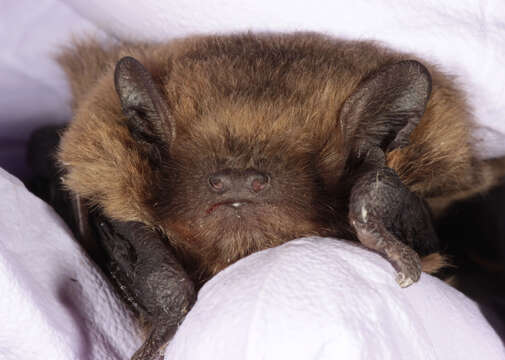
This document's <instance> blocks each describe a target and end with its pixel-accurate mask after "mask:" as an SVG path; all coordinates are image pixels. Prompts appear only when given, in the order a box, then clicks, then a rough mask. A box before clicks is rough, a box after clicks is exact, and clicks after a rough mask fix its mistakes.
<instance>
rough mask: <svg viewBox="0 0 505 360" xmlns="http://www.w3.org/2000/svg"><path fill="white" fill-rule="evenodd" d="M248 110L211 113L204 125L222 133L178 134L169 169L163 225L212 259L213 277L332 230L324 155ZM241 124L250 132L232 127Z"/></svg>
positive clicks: (160, 208)
mask: <svg viewBox="0 0 505 360" xmlns="http://www.w3.org/2000/svg"><path fill="white" fill-rule="evenodd" d="M240 110H241V111H239V112H238V113H230V114H228V115H224V114H221V115H220V116H219V117H217V116H215V115H207V116H208V119H206V120H203V121H202V122H203V123H206V124H207V125H208V124H212V123H214V124H215V127H213V126H210V129H214V130H210V129H209V127H208V126H207V127H206V128H205V129H202V130H199V129H198V127H197V126H195V127H193V128H192V129H185V131H178V132H177V136H176V137H175V138H174V140H173V142H172V146H171V148H170V150H169V152H167V154H166V159H167V160H166V162H165V163H164V164H163V165H162V166H161V169H162V170H161V171H162V173H163V176H162V180H161V182H162V183H163V184H162V185H161V186H160V194H159V195H158V196H156V198H157V199H159V203H158V204H157V207H156V209H157V216H158V217H159V218H158V223H160V224H162V226H163V227H164V228H165V229H166V230H167V231H169V232H170V231H171V232H175V233H176V234H177V235H178V236H181V237H182V238H183V239H184V240H183V241H182V244H183V246H184V247H185V248H186V249H189V250H190V251H192V252H194V253H204V254H205V258H206V259H208V260H209V262H210V263H211V264H212V265H213V268H214V269H213V270H212V271H217V270H219V269H220V268H221V267H224V266H226V265H228V264H229V263H231V262H233V261H235V260H237V259H239V258H241V257H243V256H245V255H247V254H249V253H251V252H253V251H257V250H261V249H264V248H267V247H271V246H275V245H279V244H281V243H283V242H285V241H287V240H290V239H293V238H296V237H300V236H304V235H309V234H324V233H325V231H326V230H324V229H327V228H328V226H327V224H326V222H325V219H328V218H329V217H328V216H323V214H325V215H327V213H328V212H329V211H330V210H331V206H330V203H329V199H330V198H331V197H330V196H328V195H327V194H326V196H325V191H324V187H323V184H322V183H321V179H320V175H319V171H318V169H317V164H318V157H319V155H320V154H319V153H317V152H310V151H307V149H306V148H305V149H304V148H303V147H302V146H298V145H297V144H296V142H294V144H293V139H291V138H289V135H288V134H286V136H284V137H282V136H279V135H280V134H276V133H275V132H274V131H272V130H270V131H265V129H263V126H264V123H265V121H257V120H256V121H255V119H254V117H253V116H250V117H249V118H248V115H245V114H246V113H250V112H249V111H245V109H244V108H241V109H240ZM225 116H228V121H227V120H226V119H225ZM240 116H241V117H240ZM216 118H219V121H217V120H216ZM233 119H235V120H233ZM275 120H276V119H270V122H271V123H273V122H275ZM234 121H235V122H237V121H240V122H242V123H243V122H246V123H248V124H249V126H244V127H241V128H240V127H239V128H237V127H233V126H230V125H229V124H232V123H233V122H234Z"/></svg>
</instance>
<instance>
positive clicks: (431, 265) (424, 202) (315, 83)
mask: <svg viewBox="0 0 505 360" xmlns="http://www.w3.org/2000/svg"><path fill="white" fill-rule="evenodd" d="M59 62H60V64H61V65H62V67H63V69H64V70H65V72H66V74H67V76H68V78H69V82H70V86H71V90H72V94H73V100H72V106H73V112H74V117H73V120H72V121H71V123H70V124H69V125H68V127H66V128H65V129H64V130H63V131H62V134H61V139H60V140H59V145H58V149H57V151H56V158H57V163H58V166H59V168H60V174H61V183H62V184H63V185H64V186H63V187H61V186H59V185H55V186H59V189H61V190H60V191H62V192H66V193H65V194H66V195H64V197H65V199H66V200H65V201H66V202H65V204H66V205H65V206H66V207H67V209H70V210H69V211H71V213H72V214H74V217H75V219H76V221H75V222H74V229H75V231H76V233H77V234H78V237H79V238H80V239H81V241H82V242H83V244H84V246H85V247H86V248H88V249H94V250H95V252H98V253H99V254H100V255H98V257H99V258H100V261H101V262H102V263H103V264H105V268H106V269H107V271H108V273H109V274H111V276H112V278H113V279H114V280H115V282H116V283H117V284H118V285H119V288H120V291H121V292H122V293H123V295H124V296H125V298H127V299H128V301H129V302H130V303H131V304H132V305H133V307H134V309H135V310H136V311H137V312H138V313H139V314H140V315H141V316H142V317H143V318H144V319H146V321H147V322H148V323H150V324H151V327H150V333H149V335H148V337H147V340H146V342H145V343H144V345H143V346H142V347H141V348H140V349H139V350H138V351H137V352H136V354H135V355H134V356H133V359H137V360H138V359H143V360H147V359H155V358H156V357H158V356H160V349H161V348H162V347H163V346H164V345H165V344H166V343H167V342H168V341H169V340H170V338H171V337H172V335H173V334H174V332H175V331H176V328H177V326H178V324H180V323H181V321H183V319H184V316H185V314H186V313H187V312H188V311H189V309H190V308H191V306H192V304H193V303H194V301H195V296H196V295H195V294H196V292H197V290H198V289H199V287H201V286H202V284H203V283H205V281H207V280H208V279H209V278H210V277H212V276H213V275H214V274H216V273H217V272H218V271H220V270H222V269H223V268H225V267H226V266H229V265H230V264H232V263H233V262H235V261H237V260H238V259H240V258H242V257H244V256H247V255H249V254H251V253H253V252H255V251H259V250H262V249H266V248H269V247H273V246H277V245H280V244H282V243H284V242H286V241H289V240H291V239H294V238H297V237H301V236H309V235H318V236H331V237H336V238H345V239H350V240H357V241H359V242H360V243H361V244H362V245H363V246H365V247H366V248H369V249H371V250H373V251H376V252H378V253H379V254H381V255H382V256H384V257H385V258H386V259H387V260H388V261H389V262H390V263H391V264H392V266H393V267H394V268H395V270H396V271H397V279H396V280H397V282H398V283H399V285H400V286H402V287H405V286H409V285H410V284H412V283H413V282H415V281H417V280H418V279H419V276H420V274H421V270H422V269H423V270H424V271H436V270H437V269H438V268H439V267H440V266H441V265H442V264H443V259H442V257H441V256H440V255H437V254H438V251H439V247H440V244H439V239H438V237H437V234H436V232H435V230H434V228H433V225H432V217H433V216H438V214H440V213H442V212H443V210H444V209H445V208H446V207H447V206H448V205H449V204H451V203H452V202H453V201H455V200H458V199H462V198H466V197H469V196H471V195H473V194H476V193H480V192H483V191H485V190H487V189H489V188H490V187H492V186H493V185H494V184H496V183H497V181H498V178H499V176H500V171H501V170H500V169H499V166H497V164H496V163H492V162H487V161H483V160H480V159H479V158H478V157H477V156H476V150H475V149H476V145H475V140H474V139H473V137H472V130H473V128H474V126H475V125H474V119H473V118H472V116H471V113H470V111H469V108H468V105H467V104H466V102H465V97H464V95H463V94H462V92H461V91H460V90H459V89H458V87H457V86H456V84H455V82H454V81H453V79H452V77H450V76H448V75H445V74H444V73H442V72H441V71H439V70H438V69H437V68H436V67H435V66H433V65H431V64H429V63H427V62H425V61H423V60H421V59H418V58H417V57H416V56H412V55H410V54H403V53H399V52H395V51H393V50H390V49H387V48H385V47H383V46H381V45H379V44H376V43H373V42H366V41H348V40H340V39H335V38H332V37H328V36H324V35H320V34H315V33H293V34H252V33H247V34H235V35H220V36H194V37H189V38H184V39H177V40H172V41H168V42H166V43H159V44H149V43H120V44H115V45H109V46H105V45H100V44H98V43H97V42H95V41H93V40H87V41H82V42H78V43H76V44H73V45H72V46H70V47H68V48H67V49H66V50H64V51H63V52H62V54H61V55H60V57H59ZM58 181H60V180H59V178H58V180H57V181H55V182H58Z"/></svg>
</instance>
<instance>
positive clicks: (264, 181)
mask: <svg viewBox="0 0 505 360" xmlns="http://www.w3.org/2000/svg"><path fill="white" fill-rule="evenodd" d="M248 180H249V181H248V183H249V184H250V186H251V189H252V190H253V191H254V192H260V191H262V190H264V189H265V187H266V186H267V185H268V183H269V181H270V178H269V177H268V175H264V174H260V173H256V174H254V175H250V176H249V179H248Z"/></svg>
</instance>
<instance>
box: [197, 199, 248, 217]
mask: <svg viewBox="0 0 505 360" xmlns="http://www.w3.org/2000/svg"><path fill="white" fill-rule="evenodd" d="M251 203H252V201H250V200H246V199H231V200H226V201H220V202H217V203H215V204H213V205H212V206H211V207H209V208H208V209H207V211H206V212H207V214H208V215H210V214H212V213H213V212H214V211H215V210H216V209H217V208H219V207H221V206H227V207H230V208H232V209H235V210H238V209H240V208H241V207H243V206H245V205H248V204H251Z"/></svg>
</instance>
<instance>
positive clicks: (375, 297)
mask: <svg viewBox="0 0 505 360" xmlns="http://www.w3.org/2000/svg"><path fill="white" fill-rule="evenodd" d="M394 278H395V272H394V270H393V268H392V267H391V266H390V265H389V264H388V263H387V262H386V261H385V260H384V259H382V258H381V257H380V256H379V255H377V254H375V253H372V252H370V251H368V250H365V249H362V248H359V247H357V246H356V245H354V244H351V243H348V242H345V241H341V240H336V239H328V238H306V239H299V240H294V241H290V242H288V243H286V244H285V245H283V246H280V247H278V248H274V249H270V250H267V251H263V252H260V253H257V254H253V255H251V256H249V257H247V258H245V259H243V260H241V261H239V262H238V263H236V264H235V265H233V266H231V267H230V268H228V269H225V270H224V271H222V272H221V273H220V274H218V275H217V276H216V277H215V278H213V279H212V280H211V281H210V282H209V283H207V284H206V285H205V287H204V288H203V289H202V290H201V291H200V294H199V296H198V302H197V303H196V305H195V307H194V308H193V310H192V311H191V312H190V313H189V315H188V316H187V318H186V320H185V321H184V323H183V324H182V326H181V327H180V329H179V331H178V332H177V334H176V336H175V339H174V340H173V342H172V343H171V344H170V346H169V348H168V349H167V352H166V356H165V359H167V360H168V359H178V360H190V359H191V360H193V359H220V360H235V359H244V360H254V359H263V360H270V359H271V360H278V359H291V360H298V359H300V360H302V359H303V360H309V359H310V360H315V359H317V360H326V359H328V360H330V359H381V360H385V359H391V360H393V359H419V360H428V359H458V360H466V359H468V360H475V359H486V360H491V359H504V358H505V348H504V347H503V344H502V343H501V341H500V339H499V338H498V337H497V336H496V334H495V332H494V330H493V329H492V328H490V326H489V325H488V324H487V323H486V320H485V319H484V318H483V317H482V315H481V313H480V311H479V307H478V306H477V305H476V304H475V303H474V302H473V301H471V300H469V299H468V298H466V297H465V296H464V295H463V294H461V293H459V292H458V291H456V290H455V289H453V288H451V287H449V286H448V285H446V284H444V283H443V282H441V281H440V280H438V279H436V278H434V277H432V276H430V275H427V274H423V275H422V277H421V279H420V281H419V282H418V283H416V284H414V285H411V286H410V287H408V288H405V289H402V288H400V287H399V286H398V285H397V284H396V282H395V281H394Z"/></svg>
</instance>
